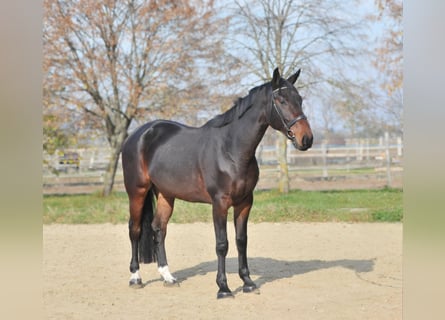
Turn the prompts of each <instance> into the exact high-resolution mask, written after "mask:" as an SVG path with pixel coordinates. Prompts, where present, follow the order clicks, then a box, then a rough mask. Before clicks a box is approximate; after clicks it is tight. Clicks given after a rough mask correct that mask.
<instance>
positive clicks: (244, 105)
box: [205, 83, 268, 128]
mask: <svg viewBox="0 0 445 320" xmlns="http://www.w3.org/2000/svg"><path fill="white" fill-rule="evenodd" d="M267 84H268V83H265V84H262V85H260V86H258V87H255V88H252V89H250V90H249V94H248V95H247V96H245V97H243V98H238V99H237V100H236V101H235V104H234V105H233V106H232V108H230V109H229V110H227V111H226V112H224V113H222V114H219V115H217V116H216V117H214V118H213V119H210V120H209V121H208V122H207V123H206V124H205V126H210V127H213V128H222V127H224V126H226V125H228V124H229V123H232V122H233V121H234V120H236V119H239V118H241V117H242V116H243V115H244V114H245V113H246V111H247V110H249V109H250V107H252V105H253V103H254V98H255V96H256V93H257V92H258V91H260V90H261V89H263V88H264V87H265V86H266V85H267Z"/></svg>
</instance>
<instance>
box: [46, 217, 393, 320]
mask: <svg viewBox="0 0 445 320" xmlns="http://www.w3.org/2000/svg"><path fill="white" fill-rule="evenodd" d="M168 232H169V233H168V236H167V247H166V248H167V255H168V258H169V265H170V270H171V271H172V273H173V275H175V276H176V277H177V278H178V279H179V280H180V286H179V287H164V285H163V282H162V281H161V279H160V276H159V274H158V273H157V270H156V266H155V265H153V264H150V265H146V264H145V265H141V275H142V280H143V282H144V284H145V287H144V288H142V289H130V288H129V287H128V280H129V276H130V274H129V270H128V267H129V261H130V242H129V239H128V232H127V226H126V225H124V224H120V225H111V224H101V225H45V226H43V282H44V284H43V299H44V308H45V314H46V317H47V318H48V319H57V320H60V319H82V320H85V319H96V320H97V319H110V320H111V319H354V320H355V319H362V320H363V319H379V320H383V319H391V320H394V319H401V318H402V224H401V223H396V224H377V223H376V224H348V223H260V224H250V225H249V246H248V255H249V265H250V270H251V276H252V279H253V280H254V281H255V282H256V283H257V285H258V286H259V291H260V294H254V293H250V294H246V293H243V292H242V282H241V280H240V279H239V277H238V273H237V270H238V267H237V258H236V256H237V253H236V247H235V244H234V242H235V241H234V230H233V226H232V223H229V225H228V232H229V254H228V256H227V271H228V281H229V286H230V288H231V289H232V290H233V291H234V293H235V298H233V299H232V298H229V299H223V300H217V299H216V292H217V286H216V283H215V277H216V255H215V250H214V247H215V243H214V234H213V226H212V225H211V224H205V223H194V224H186V225H181V224H170V225H169V229H168Z"/></svg>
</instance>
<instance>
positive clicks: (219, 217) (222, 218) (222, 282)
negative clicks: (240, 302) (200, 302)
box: [213, 201, 233, 299]
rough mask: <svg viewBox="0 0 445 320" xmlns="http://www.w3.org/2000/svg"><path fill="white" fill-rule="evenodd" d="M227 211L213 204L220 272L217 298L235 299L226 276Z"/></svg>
mask: <svg viewBox="0 0 445 320" xmlns="http://www.w3.org/2000/svg"><path fill="white" fill-rule="evenodd" d="M227 210H228V208H227V207H226V206H224V205H222V204H221V203H220V201H214V203H213V226H214V228H215V238H216V255H217V257H218V272H217V274H216V284H217V285H218V287H219V291H218V294H217V298H218V299H220V298H226V297H233V294H232V291H230V289H229V287H228V285H227V276H226V256H227V251H228V250H229V242H228V241H227Z"/></svg>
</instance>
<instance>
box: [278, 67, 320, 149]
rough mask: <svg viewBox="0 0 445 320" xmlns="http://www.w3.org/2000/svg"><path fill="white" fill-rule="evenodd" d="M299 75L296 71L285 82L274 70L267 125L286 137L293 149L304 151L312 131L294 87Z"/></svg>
mask: <svg viewBox="0 0 445 320" xmlns="http://www.w3.org/2000/svg"><path fill="white" fill-rule="evenodd" d="M299 75H300V70H298V71H297V72H296V73H295V74H294V75H292V76H290V77H289V78H288V79H287V80H286V79H283V78H281V76H280V72H279V71H278V68H276V69H275V70H274V73H273V78H272V81H271V85H272V103H271V108H272V109H271V114H270V119H269V124H270V126H271V127H272V128H274V129H275V130H279V131H281V132H282V133H284V134H285V135H286V137H288V138H289V139H290V140H291V141H292V143H293V145H294V146H295V148H297V149H298V150H301V151H305V150H307V149H309V148H310V147H311V146H312V140H313V135H312V130H311V127H310V125H309V122H308V120H307V118H306V116H305V115H304V113H303V109H302V102H303V100H302V98H301V96H300V94H299V93H298V91H297V89H296V88H295V87H294V83H295V81H297V78H298V76H299Z"/></svg>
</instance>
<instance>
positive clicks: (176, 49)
mask: <svg viewBox="0 0 445 320" xmlns="http://www.w3.org/2000/svg"><path fill="white" fill-rule="evenodd" d="M402 12H403V7H402V1H400V0H351V1H347V2H345V1H339V0H309V1H308V0H306V1H291V0H286V1H285V0H278V1H276V0H273V1H272V0H260V1H249V0H239V1H201V0H196V1H191V0H190V1H185V0H184V1H111V0H110V1H107V0H103V1H88V0H80V1H72V0H66V1H57V0H45V1H44V19H43V139H44V142H43V193H44V194H60V193H90V192H100V193H102V194H103V195H108V194H110V193H111V192H112V191H113V190H117V191H122V190H123V181H122V170H121V164H120V147H121V145H122V143H123V141H124V140H125V138H126V137H127V135H128V134H129V133H131V132H132V131H133V130H134V129H135V128H136V127H138V126H139V125H141V124H143V123H145V122H147V121H151V120H154V119H159V118H162V119H171V120H175V121H179V122H182V123H185V124H187V125H190V126H200V125H203V124H204V123H205V122H207V121H208V120H209V119H211V118H212V117H214V116H215V115H217V114H219V113H222V112H224V111H226V110H228V109H229V108H230V107H232V105H233V101H235V100H236V99H237V97H242V96H245V95H247V93H248V91H249V89H251V88H252V87H254V86H257V85H260V84H262V83H264V82H267V81H270V79H271V76H272V72H273V69H274V68H275V67H278V68H280V71H281V73H282V75H283V77H287V76H289V75H291V74H293V73H294V72H295V71H296V70H297V69H300V68H301V69H302V72H301V75H300V77H299V79H298V81H297V83H296V84H295V86H296V87H297V88H298V90H299V92H300V94H301V95H302V96H303V110H304V112H305V114H306V115H307V116H308V119H309V122H310V124H311V126H312V130H313V133H314V139H315V140H314V145H313V147H312V148H311V149H310V150H308V151H307V152H299V151H297V150H294V148H293V147H292V146H291V145H290V144H288V142H287V141H286V138H285V137H284V136H283V135H282V134H279V133H277V132H275V131H274V130H272V129H269V130H268V131H267V132H266V135H265V137H264V139H263V140H262V142H261V144H260V145H259V147H258V149H257V159H258V162H259V164H260V181H259V183H258V186H257V189H278V190H280V192H283V193H287V192H288V191H289V190H292V189H302V190H328V189H358V188H360V189H363V188H382V187H396V188H400V187H402V182H403V155H404V151H403V150H404V149H403V133H404V132H403V72H402V71H403V70H402V67H403V53H402V50H403V28H402Z"/></svg>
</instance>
